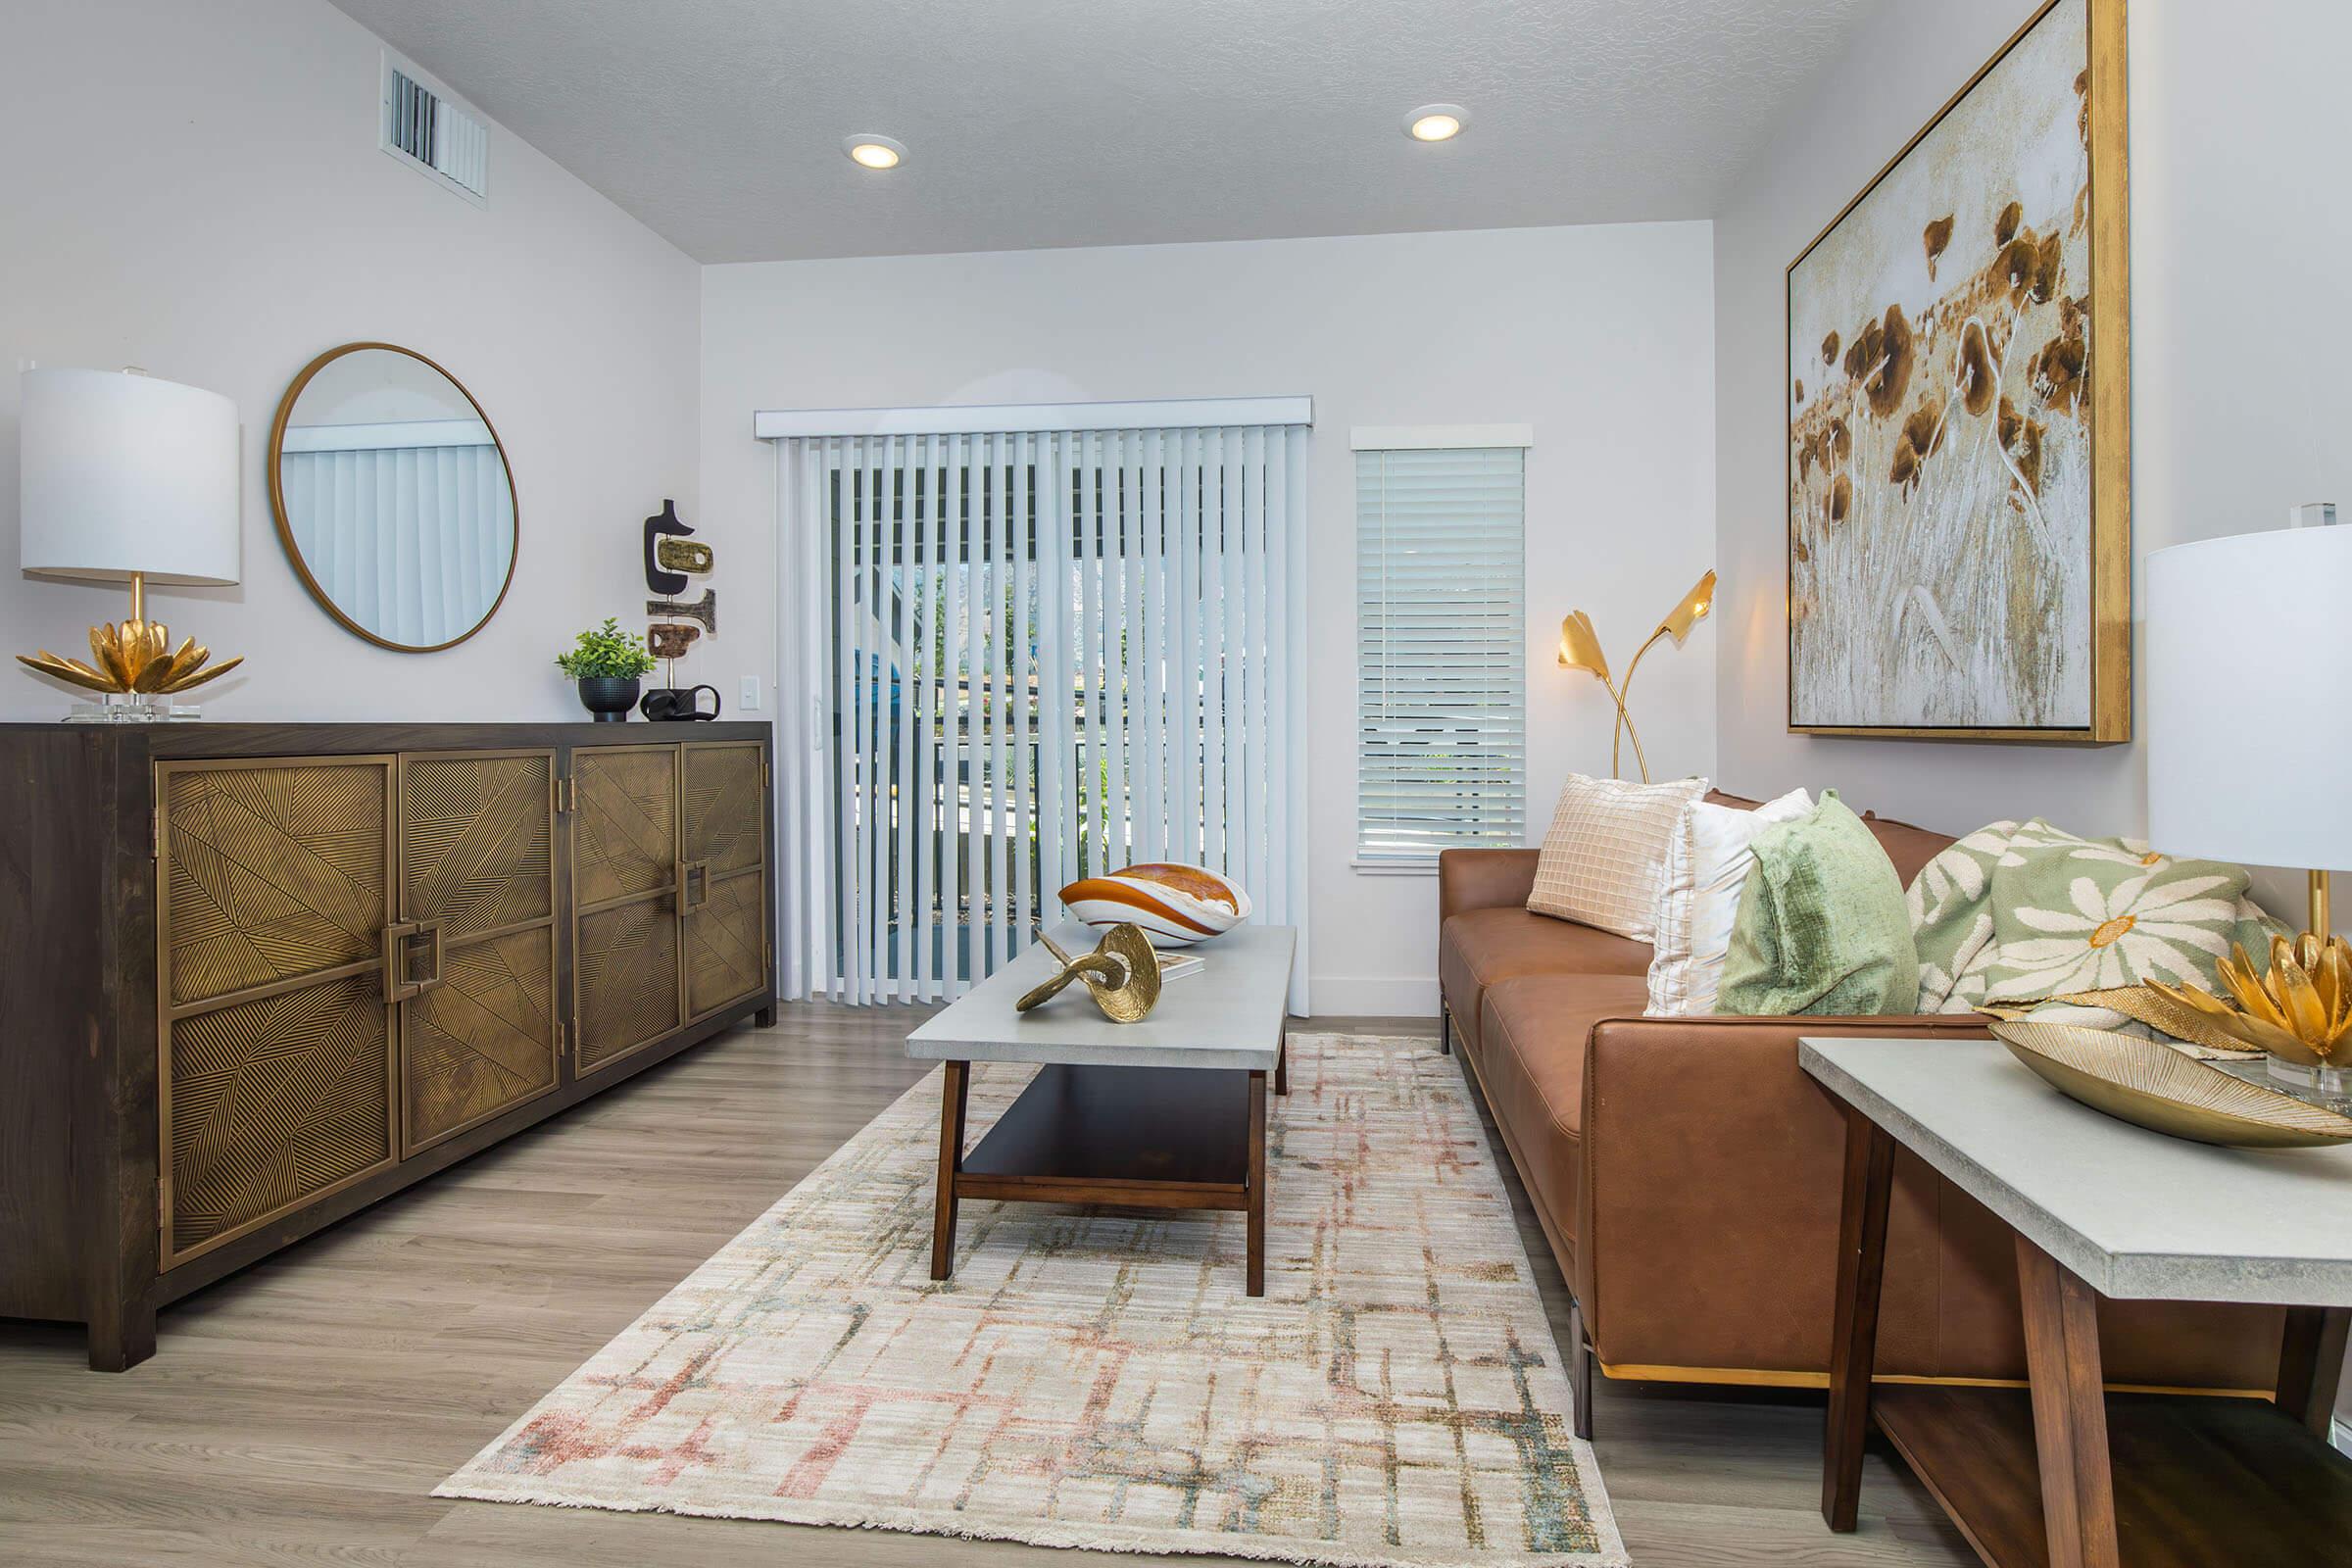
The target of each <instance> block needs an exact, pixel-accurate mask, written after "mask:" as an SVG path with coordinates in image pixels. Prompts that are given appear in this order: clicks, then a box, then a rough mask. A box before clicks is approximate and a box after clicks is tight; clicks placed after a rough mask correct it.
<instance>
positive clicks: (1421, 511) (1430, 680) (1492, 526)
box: [1354, 426, 1527, 870]
mask: <svg viewBox="0 0 2352 1568" xmlns="http://www.w3.org/2000/svg"><path fill="white" fill-rule="evenodd" d="M1474 441H1475V442H1481V443H1485V444H1468V443H1470V442H1474ZM1354 445H1355V447H1356V453H1355V516H1356V656H1357V662H1358V665H1359V671H1360V685H1359V688H1358V692H1359V695H1358V698H1357V754H1358V755H1357V759H1356V762H1357V768H1356V861H1357V863H1358V864H1359V865H1361V866H1364V867H1366V868H1368V869H1381V868H1395V869H1399V870H1405V869H1431V868H1434V867H1435V866H1436V864H1437V858H1438V852H1439V851H1441V850H1449V849H1501V848H1514V847H1516V846H1518V845H1520V844H1521V843H1523V842H1524V840H1525V832H1526V824H1527V634H1526V621H1527V613H1526V594H1525V589H1524V577H1525V574H1526V564H1527V548H1526V506H1525V500H1526V469H1527V452H1526V445H1527V443H1526V437H1525V435H1524V433H1523V427H1516V426H1504V427H1481V428H1480V429H1478V430H1477V431H1475V432H1464V433H1463V434H1461V435H1458V436H1457V435H1448V434H1447V433H1446V432H1443V431H1426V430H1394V431H1358V432H1356V435H1355V440H1354Z"/></svg>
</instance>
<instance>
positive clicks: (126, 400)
mask: <svg viewBox="0 0 2352 1568" xmlns="http://www.w3.org/2000/svg"><path fill="white" fill-rule="evenodd" d="M22 384H23V389H24V401H23V418H22V422H21V426H20V437H19V446H20V456H21V459H22V465H21V468H22V474H23V489H22V492H21V494H22V498H23V507H22V509H21V515H22V517H23V524H24V540H23V555H22V559H21V563H20V564H22V565H23V567H24V569H25V571H26V572H27V573H30V574H32V575H35V576H44V577H66V578H78V579H82V580H87V581H97V582H128V583H129V584H130V617H129V618H128V619H127V620H124V621H123V622H122V623H121V624H119V625H103V626H92V627H91V628H90V653H91V655H92V657H93V659H94V661H95V662H93V663H89V664H85V663H82V662H80V661H78V660H73V659H60V658H58V657H57V656H56V655H55V654H52V653H50V652H49V651H48V650H47V649H45V648H44V649H42V650H41V651H40V653H39V654H38V655H25V654H19V655H18V656H17V658H18V661H19V662H22V663H24V664H26V665H28V666H30V667H31V668H33V669H36V670H38V671H40V672H41V673H42V674H44V675H49V676H54V677H55V678H56V679H58V680H62V681H65V682H67V683H69V684H71V685H74V686H79V687H81V688H83V689H84V690H87V691H94V692H101V693H104V694H105V701H104V703H103V705H102V706H100V707H98V708H97V709H95V710H92V711H83V712H77V713H76V714H75V715H74V716H75V717H92V718H114V719H150V718H171V717H188V716H192V714H193V711H192V710H184V709H174V707H173V706H172V698H171V694H172V693H174V692H182V691H186V690H187V689H188V688H190V687H192V686H200V685H202V684H204V683H205V682H206V681H208V680H212V679H214V678H215V677H217V676H221V675H225V674H227V673H228V672H229V671H230V670H231V669H234V668H235V667H236V666H237V665H238V664H239V663H240V662H242V661H240V660H236V659H230V660H226V661H224V662H221V663H218V664H212V665H209V667H208V665H207V661H208V660H209V659H210V658H211V657H212V655H211V651H210V650H209V649H206V648H203V647H201V646H199V645H198V644H197V642H196V641H195V639H194V638H189V639H188V640H186V641H184V642H182V643H181V644H180V645H179V647H178V648H176V649H174V648H172V644H171V638H170V634H169V633H168V631H167V630H166V628H165V627H164V626H163V625H162V623H160V622H156V621H150V620H148V619H147V585H148V584H149V583H172V584H182V583H216V584H225V583H233V582H235V581H236V580H237V572H238V569H239V565H240V562H239V534H240V522H241V518H240V513H239V506H238V495H237V406H236V405H235V404H234V403H232V402H230V401H229V400H228V399H227V398H224V397H222V396H221V395H220V394H219V393H217V392H205V391H201V390H199V389H198V388H196V387H192V386H180V385H178V384H177V383H175V382H172V381H159V380H156V379H154V378H153V377H150V376H146V375H142V374H139V373H137V372H136V371H124V372H122V373H120V374H118V373H116V372H114V371H111V370H26V371H25V373H24V377H23V383H22Z"/></svg>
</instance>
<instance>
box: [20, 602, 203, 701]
mask: <svg viewBox="0 0 2352 1568" xmlns="http://www.w3.org/2000/svg"><path fill="white" fill-rule="evenodd" d="M143 590H144V584H142V583H141V582H140V581H139V580H138V579H137V578H135V577H134V578H133V579H131V592H130V618H129V619H128V620H124V621H120V622H113V621H110V622H108V623H107V624H105V625H103V626H92V627H91V628H90V657H91V660H92V662H90V663H87V664H85V663H83V662H81V661H80V660H78V659H60V658H59V657H58V656H57V655H55V654H53V653H51V652H49V650H48V649H46V648H44V649H42V650H41V651H40V652H39V653H37V654H19V655H18V656H17V662H18V663H20V664H23V665H24V666H25V668H27V669H32V670H37V671H38V672H40V673H41V674H43V675H47V676H50V677H52V678H53V679H56V680H62V681H64V682H66V683H67V684H68V685H71V686H78V687H80V688H81V689H82V690H84V691H92V692H100V693H103V694H105V696H107V697H108V698H110V699H131V701H123V702H110V703H109V704H108V705H107V708H108V711H107V713H106V715H105V716H109V717H112V716H118V715H120V716H123V717H155V718H170V717H173V716H178V715H177V713H176V711H175V710H174V708H173V705H172V703H171V702H170V700H169V699H170V698H171V696H172V694H174V693H177V692H184V691H188V690H190V689H192V688H194V687H198V686H201V685H203V684H204V683H205V682H206V681H208V680H214V679H217V678H218V677H220V676H222V675H225V674H227V673H228V672H229V671H230V670H232V669H234V668H236V667H237V666H238V665H239V664H241V663H243V662H245V661H244V658H243V656H241V655H240V656H239V657H237V658H234V659H227V660H223V661H221V662H220V663H218V664H214V663H211V662H209V661H210V660H211V659H212V657H213V651H212V650H211V649H209V648H207V647H205V646H204V645H203V644H201V643H199V642H197V641H196V639H195V638H193V637H189V638H186V639H183V640H182V641H181V643H180V645H179V646H178V647H177V648H173V647H172V632H171V628H170V627H168V626H166V625H165V624H164V623H163V622H162V621H160V620H147V619H145V618H143V616H144V613H145V610H146V605H145V599H146V595H145V593H144V591H143Z"/></svg>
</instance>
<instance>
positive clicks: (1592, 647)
mask: <svg viewBox="0 0 2352 1568" xmlns="http://www.w3.org/2000/svg"><path fill="white" fill-rule="evenodd" d="M1714 603H1715V573H1713V572H1712V571H1710V572H1708V573H1707V574H1706V575H1705V576H1703V577H1701V578H1699V579H1698V581H1697V582H1696V583H1694V584H1692V586H1691V591H1690V592H1689V593H1687V594H1685V595H1683V602H1682V603H1681V604H1679V605H1677V606H1675V607H1674V609H1673V611H1672V612H1671V613H1669V614H1668V615H1667V616H1666V618H1665V619H1664V620H1661V621H1659V622H1658V629H1657V630H1656V631H1653V632H1651V633H1650V634H1649V641H1647V642H1645V643H1643V644H1642V646H1641V648H1640V649H1639V650H1637V651H1636V653H1635V654H1634V659H1633V662H1632V663H1629V664H1627V665H1626V666H1625V678H1624V679H1623V680H1611V679H1610V678H1609V661H1608V658H1607V656H1606V655H1604V654H1602V653H1601V651H1600V634H1599V633H1598V632H1596V631H1594V630H1593V617H1592V616H1590V615H1588V614H1586V613H1584V612H1583V611H1581V610H1579V611H1575V612H1573V613H1571V614H1570V615H1569V616H1568V618H1567V619H1566V620H1563V621H1561V622H1560V662H1561V663H1562V664H1564V665H1566V666H1567V667H1568V668H1570V669H1589V670H1591V671H1592V672H1593V675H1594V676H1595V677H1596V678H1598V680H1599V681H1600V684H1601V687H1602V689H1603V690H1605V691H1606V692H1607V693H1608V694H1609V700H1610V701H1612V702H1614V703H1615V704H1616V705H1617V722H1616V723H1615V724H1614V725H1612V726H1610V729H1609V777H1611V778H1615V777H1616V776H1617V766H1618V762H1617V759H1618V731H1619V730H1620V729H1622V730H1623V731H1624V733H1625V734H1627V735H1630V736H1632V737H1633V742H1634V764H1635V765H1636V766H1637V767H1639V768H1641V770H1642V783H1644V784H1646V783H1648V782H1649V760H1648V759H1647V758H1645V757H1643V756H1642V737H1641V735H1640V734H1639V733H1638V732H1637V731H1636V730H1635V729H1634V715H1633V714H1631V713H1629V712H1627V711H1625V699H1626V694H1627V693H1628V692H1630V691H1631V690H1633V685H1634V671H1635V670H1637V669H1639V668H1641V667H1642V655H1643V654H1646V653H1648V652H1649V651H1650V649H1651V648H1652V647H1654V646H1655V645H1656V643H1657V640H1658V639H1659V638H1661V637H1671V638H1673V639H1674V645H1675V646H1676V647H1677V648H1680V647H1681V646H1682V645H1683V639H1684V638H1686V637H1688V636H1690V635H1691V627H1693V626H1695V625H1697V624H1698V623H1699V622H1700V621H1702V620H1704V619H1706V618H1707V611H1708V610H1709V609H1711V608H1712V607H1713V606H1714Z"/></svg>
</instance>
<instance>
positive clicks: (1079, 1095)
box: [956, 1064, 1264, 1208]
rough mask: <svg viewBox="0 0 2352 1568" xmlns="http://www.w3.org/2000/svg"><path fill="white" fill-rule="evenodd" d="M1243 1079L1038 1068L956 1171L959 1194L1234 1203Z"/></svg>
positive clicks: (1243, 1151) (1243, 1173) (1244, 1131)
mask: <svg viewBox="0 0 2352 1568" xmlns="http://www.w3.org/2000/svg"><path fill="white" fill-rule="evenodd" d="M1252 1092H1255V1093H1259V1094H1263V1093H1264V1089H1263V1088H1262V1086H1253V1083H1252V1080H1251V1078H1250V1074H1248V1073H1246V1072H1220V1071H1204V1070H1201V1069H1199V1068H1186V1067H1073V1066H1066V1065H1059V1064H1056V1065H1053V1066H1048V1067H1044V1068H1041V1069H1039V1071H1038V1074H1037V1076H1036V1077H1035V1078H1034V1079H1032V1080H1031V1081H1030V1083H1029V1087H1028V1088H1026V1089H1024V1090H1023V1091H1022V1092H1021V1095H1020V1098H1019V1099H1017V1100H1015V1101H1014V1102H1013V1103H1012V1104H1011V1105H1010V1106H1009V1107H1007V1108H1006V1110H1005V1113H1004V1114H1003V1115H1002V1116H1000V1117H998V1118H997V1122H996V1125H995V1126H993V1127H991V1128H990V1129H989V1130H988V1135H987V1136H986V1137H984V1138H982V1139H981V1140H980V1142H979V1144H978V1145H977V1146H975V1147H974V1148H973V1149H972V1151H971V1152H969V1153H967V1154H965V1155H964V1156H963V1162H962V1166H961V1168H960V1169H959V1170H958V1171H957V1172H956V1196H957V1197H958V1198H981V1199H1017V1200H1023V1201H1030V1202H1065V1203H1124V1204H1133V1205H1138V1206H1144V1207H1152V1208H1242V1207H1245V1206H1247V1204H1248V1201H1249V1183H1250V1094H1251V1093H1252Z"/></svg>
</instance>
